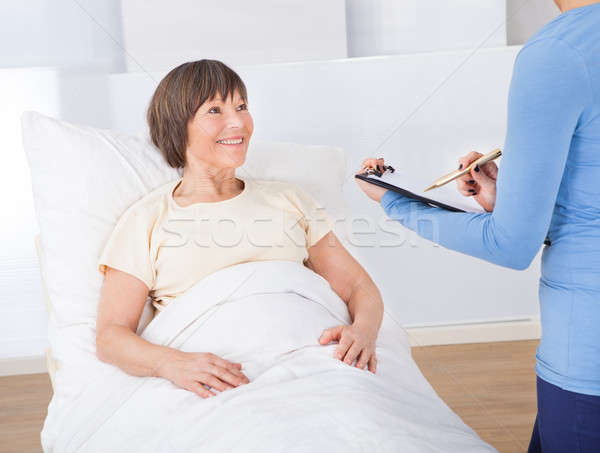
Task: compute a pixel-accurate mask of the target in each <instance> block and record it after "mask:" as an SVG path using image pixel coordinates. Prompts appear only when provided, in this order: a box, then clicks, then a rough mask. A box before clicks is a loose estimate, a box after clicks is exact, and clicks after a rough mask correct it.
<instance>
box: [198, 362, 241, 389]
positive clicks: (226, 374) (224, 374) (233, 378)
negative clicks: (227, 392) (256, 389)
mask: <svg viewBox="0 0 600 453" xmlns="http://www.w3.org/2000/svg"><path fill="white" fill-rule="evenodd" d="M208 371H209V373H211V374H212V375H214V376H217V377H218V378H219V379H221V380H222V381H224V382H226V383H229V384H231V385H233V386H238V385H242V384H247V383H248V378H247V377H246V376H243V375H241V376H240V375H238V374H233V373H232V372H231V371H230V370H228V369H226V368H223V367H220V366H218V365H214V364H213V365H212V366H211V367H210V368H209V370H208Z"/></svg>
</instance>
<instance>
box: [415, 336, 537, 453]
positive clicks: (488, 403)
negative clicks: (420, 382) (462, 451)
mask: <svg viewBox="0 0 600 453" xmlns="http://www.w3.org/2000/svg"><path fill="white" fill-rule="evenodd" d="M537 345H538V341H537V340H532V341H511V342H500V343H478V344H463V345H454V346H429V347H420V348H413V349H412V354H413V358H414V359H415V362H417V364H418V365H419V368H421V372H422V373H423V375H424V376H425V377H426V378H427V380H428V381H429V382H430V383H431V385H432V387H433V388H434V389H435V391H436V392H437V394H438V395H439V396H440V398H442V399H443V400H444V401H445V402H446V404H447V405H448V406H450V408H451V409H452V410H453V411H454V412H456V413H457V414H458V415H459V416H460V417H461V418H462V419H463V421H464V422H465V423H466V424H467V425H469V426H470V427H471V428H473V429H474V430H475V431H476V432H477V434H479V436H480V437H481V438H482V439H483V440H485V441H486V442H488V443H489V444H491V445H493V446H494V447H495V448H496V449H497V450H498V451H499V452H501V453H516V452H519V453H524V452H526V451H527V447H528V446H529V439H530V437H531V430H532V428H533V423H534V421H535V414H536V412H537V402H536V389H535V369H534V366H535V350H536V348H537Z"/></svg>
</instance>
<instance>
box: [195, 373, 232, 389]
mask: <svg viewBox="0 0 600 453" xmlns="http://www.w3.org/2000/svg"><path fill="white" fill-rule="evenodd" d="M199 380H200V382H202V383H204V384H206V385H208V386H210V387H212V388H214V389H217V390H218V391H219V392H224V391H225V390H229V389H232V388H235V387H234V386H233V385H231V384H228V383H227V382H224V381H222V380H221V379H218V378H217V377H216V376H214V375H212V374H208V373H201V374H200V375H199Z"/></svg>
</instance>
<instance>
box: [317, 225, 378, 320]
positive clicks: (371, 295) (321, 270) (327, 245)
mask: <svg viewBox="0 0 600 453" xmlns="http://www.w3.org/2000/svg"><path fill="white" fill-rule="evenodd" d="M306 265H307V267H308V268H310V269H312V270H313V271H315V272H316V273H317V274H319V275H321V276H322V277H323V278H325V280H327V281H328V282H329V285H330V286H331V288H332V289H333V290H334V291H335V292H336V294H337V295H338V296H340V298H341V299H342V300H343V301H344V302H346V304H347V305H348V311H349V312H350V316H351V318H352V321H353V323H354V324H357V325H364V326H365V327H368V328H369V329H373V330H374V331H376V332H377V331H379V328H380V327H381V321H382V319H383V301H382V300H381V294H380V293H379V290H378V289H377V286H375V283H374V282H373V280H372V279H371V277H370V276H369V274H368V273H367V271H366V270H365V269H364V268H363V267H362V266H361V265H360V264H359V263H358V261H356V260H355V259H354V257H353V256H352V255H351V254H350V253H348V251H347V250H346V248H345V247H344V246H343V245H342V244H341V243H340V241H339V240H338V239H337V237H336V236H335V234H334V233H333V232H332V231H330V232H329V233H327V234H326V235H325V236H323V237H322V238H321V240H319V241H318V242H317V243H316V244H315V245H313V246H312V247H310V248H309V249H308V260H307V261H306Z"/></svg>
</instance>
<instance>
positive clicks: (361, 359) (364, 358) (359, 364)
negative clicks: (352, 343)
mask: <svg viewBox="0 0 600 453" xmlns="http://www.w3.org/2000/svg"><path fill="white" fill-rule="evenodd" d="M370 356H371V354H370V353H369V351H367V349H366V348H365V349H363V350H362V351H361V352H360V354H359V355H358V359H357V360H356V365H355V366H356V368H360V369H361V370H364V368H365V366H367V362H368V361H369V357H370Z"/></svg>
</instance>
